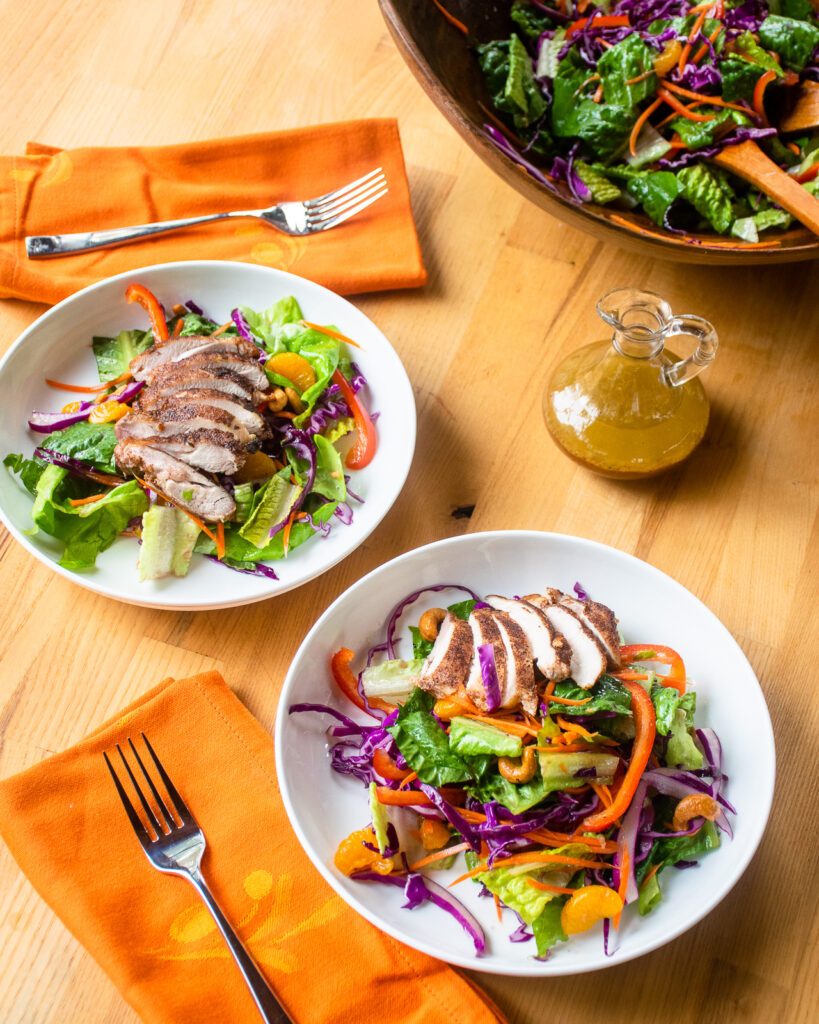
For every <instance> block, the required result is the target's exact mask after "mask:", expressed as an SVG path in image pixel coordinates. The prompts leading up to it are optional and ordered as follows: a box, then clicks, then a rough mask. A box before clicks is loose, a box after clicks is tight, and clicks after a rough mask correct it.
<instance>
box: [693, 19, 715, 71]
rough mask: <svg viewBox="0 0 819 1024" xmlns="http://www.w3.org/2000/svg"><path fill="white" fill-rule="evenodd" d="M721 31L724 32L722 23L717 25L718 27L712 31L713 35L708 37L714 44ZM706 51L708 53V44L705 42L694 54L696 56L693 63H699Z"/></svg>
mask: <svg viewBox="0 0 819 1024" xmlns="http://www.w3.org/2000/svg"><path fill="white" fill-rule="evenodd" d="M720 32H722V25H717V27H716V28H715V29H714V31H713V32H712V33H711V35H710V36H709V37H708V42H709V43H711V45H712V46H713V45H714V43H715V42H716V41H717V38H718V36H719V34H720ZM706 53H708V44H707V43H703V44H702V46H701V47H700V48H699V50H697V52H696V53H695V54H694V57H693V59H692V64H699V62H700V61H701V60H702V58H703V57H704V56H705V55H706Z"/></svg>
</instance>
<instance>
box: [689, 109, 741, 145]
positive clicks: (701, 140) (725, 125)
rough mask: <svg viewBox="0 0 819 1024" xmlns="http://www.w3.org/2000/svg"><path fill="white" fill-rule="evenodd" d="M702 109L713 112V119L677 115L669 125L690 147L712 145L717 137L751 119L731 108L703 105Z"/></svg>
mask: <svg viewBox="0 0 819 1024" xmlns="http://www.w3.org/2000/svg"><path fill="white" fill-rule="evenodd" d="M701 109H702V112H703V113H704V114H712V115H713V120H712V121H691V120H690V119H689V118H687V117H675V118H674V120H673V121H672V122H671V124H670V125H669V129H670V130H671V131H675V132H676V133H677V134H678V135H679V137H680V138H681V139H682V140H683V142H684V143H685V144H686V146H688V148H689V149H702V148H703V147H704V146H712V145H713V144H714V142H715V141H716V140H717V139H719V138H721V137H722V136H723V135H726V134H728V133H729V132H731V131H733V129H734V128H737V127H739V126H740V125H747V124H750V119H749V118H748V117H746V116H745V114H741V113H740V112H739V111H738V110H730V109H726V108H725V107H722V108H716V107H702V108H701Z"/></svg>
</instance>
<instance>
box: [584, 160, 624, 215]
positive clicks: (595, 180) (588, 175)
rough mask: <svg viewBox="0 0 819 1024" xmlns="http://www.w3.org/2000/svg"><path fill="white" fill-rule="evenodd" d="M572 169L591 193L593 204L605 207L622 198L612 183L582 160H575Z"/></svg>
mask: <svg viewBox="0 0 819 1024" xmlns="http://www.w3.org/2000/svg"><path fill="white" fill-rule="evenodd" d="M574 169H575V172H576V174H577V176H578V178H580V180H581V181H582V182H583V184H584V185H585V186H586V188H587V189H588V190H589V192H591V197H592V200H593V201H594V202H595V203H600V205H601V206H605V204H606V203H613V202H614V200H615V199H619V198H620V197H621V196H622V194H623V193H622V192H621V191H620V189H619V188H618V187H617V186H616V185H615V184H614V182H613V181H609V179H608V178H607V177H606V176H605V174H601V173H600V171H598V170H597V169H596V168H594V167H592V166H591V165H590V164H587V163H584V162H583V161H582V160H575V162H574Z"/></svg>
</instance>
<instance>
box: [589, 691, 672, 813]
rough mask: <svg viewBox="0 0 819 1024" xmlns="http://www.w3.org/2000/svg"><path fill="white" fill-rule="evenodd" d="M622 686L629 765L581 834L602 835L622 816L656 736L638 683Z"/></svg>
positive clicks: (648, 705)
mask: <svg viewBox="0 0 819 1024" xmlns="http://www.w3.org/2000/svg"><path fill="white" fill-rule="evenodd" d="M623 685H624V686H625V687H626V689H627V690H628V692H629V693H630V694H631V713H632V715H633V716H634V745H633V747H632V749H631V762H630V764H629V766H628V769H627V770H626V774H625V775H624V776H623V781H622V782H621V784H620V788H619V789H618V790H617V795H616V796H615V798H614V800H612V802H611V804H610V805H609V806H608V807H605V808H603V810H602V811H597V812H596V813H595V814H592V815H591V816H590V817H588V818H586V820H585V821H584V822H583V825H582V827H581V828H582V831H583V832H603V831H604V830H605V829H607V828H609V827H610V826H611V825H613V824H614V823H615V821H617V819H618V818H621V817H622V816H623V815H624V814H625V813H626V811H627V810H628V809H629V806H630V804H631V801H632V799H633V797H634V793H635V791H636V789H637V786H638V785H639V782H640V779H641V778H642V775H643V772H644V771H645V767H646V765H647V764H648V759H649V757H650V756H651V748H652V747H653V746H654V736H655V734H656V732H657V716H656V715H655V714H654V702H653V701H652V699H651V697H649V695H648V694H647V693H646V691H645V690H644V689H643V688H642V686H640V684H639V683H630V682H626V683H623Z"/></svg>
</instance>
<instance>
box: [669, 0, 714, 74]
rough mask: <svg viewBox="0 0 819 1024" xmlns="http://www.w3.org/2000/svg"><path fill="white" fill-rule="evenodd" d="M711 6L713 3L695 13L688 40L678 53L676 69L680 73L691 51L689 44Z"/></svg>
mask: <svg viewBox="0 0 819 1024" xmlns="http://www.w3.org/2000/svg"><path fill="white" fill-rule="evenodd" d="M711 6H713V5H710V6H708V7H705V8H704V9H703V10H701V11H700V13H699V14H698V15H697V20H696V21H695V22H694V24H693V25H692V26H691V31H690V32H689V33H688V41H687V42H686V44H685V46H684V47H683V48H682V52H681V53H680V60H679V63H678V64H677V70H678V71H679V72H680V74H682V70H683V68H684V67H685V65H686V64H687V63H688V57H689V55H690V53H691V46H692V45H693V43H694V40H695V39H696V38H697V36H698V35H699V34H700V31H701V29H702V26H703V25H704V24H705V19H706V18H707V17H708V11H709V10H710V9H711ZM690 13H691V12H690V11H689V14H690Z"/></svg>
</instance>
